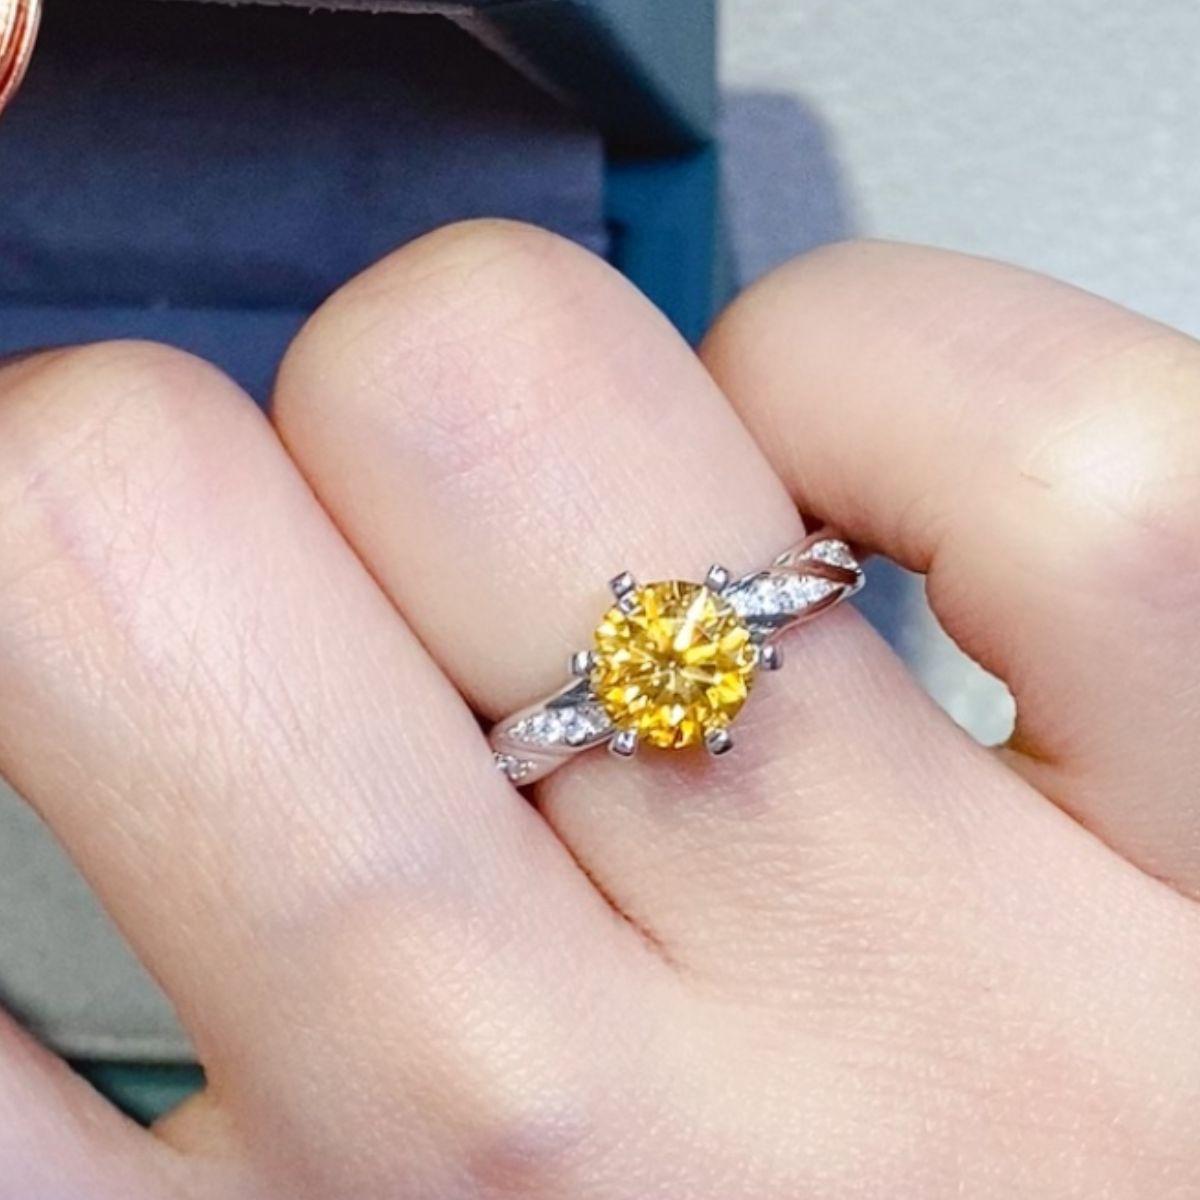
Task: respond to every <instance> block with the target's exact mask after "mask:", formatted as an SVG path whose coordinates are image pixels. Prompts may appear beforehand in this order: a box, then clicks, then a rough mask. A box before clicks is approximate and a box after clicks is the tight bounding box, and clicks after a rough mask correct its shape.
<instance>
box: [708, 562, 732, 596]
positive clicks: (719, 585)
mask: <svg viewBox="0 0 1200 1200" xmlns="http://www.w3.org/2000/svg"><path fill="white" fill-rule="evenodd" d="M704 586H705V587H706V588H708V590H709V591H710V592H717V593H718V594H720V593H721V592H723V591H724V590H725V589H726V588H727V587H728V586H729V572H728V571H727V570H726V569H725V568H724V567H723V566H721V564H720V563H713V565H712V566H711V567H709V568H708V574H707V575H705V577H704Z"/></svg>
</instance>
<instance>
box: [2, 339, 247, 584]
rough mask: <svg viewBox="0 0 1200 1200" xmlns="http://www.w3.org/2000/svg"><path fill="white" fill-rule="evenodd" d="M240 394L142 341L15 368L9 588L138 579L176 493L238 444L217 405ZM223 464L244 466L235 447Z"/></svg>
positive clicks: (5, 490)
mask: <svg viewBox="0 0 1200 1200" xmlns="http://www.w3.org/2000/svg"><path fill="white" fill-rule="evenodd" d="M238 396H239V393H238V392H237V390H236V388H234V387H233V385H232V384H230V383H229V382H228V381H227V380H226V379H225V377H224V376H222V375H221V374H220V373H219V372H218V371H217V370H216V369H215V368H213V367H210V366H208V365H207V364H205V363H203V362H201V361H200V360H198V359H196V358H193V357H191V356H190V355H187V354H184V353H182V352H179V351H175V350H171V349H169V348H167V347H163V346H157V345H153V344H150V343H143V342H112V343H102V344H98V345H94V346H85V347H79V348H72V349H68V350H61V351H53V352H49V353H46V354H42V355H38V356H36V357H35V358H31V359H26V360H24V361H22V362H21V363H19V364H17V366H16V367H15V368H13V369H11V370H8V371H5V372H4V373H3V375H2V376H0V514H2V515H0V546H3V547H4V548H5V551H6V553H5V555H4V572H3V576H2V577H0V583H2V584H4V585H5V588H6V589H7V590H9V591H11V589H12V588H13V587H15V586H16V585H17V584H18V583H19V584H20V585H21V590H20V592H19V595H24V594H26V593H28V592H29V590H30V588H33V587H35V586H36V588H37V589H38V591H39V594H50V593H53V594H62V595H66V594H70V592H71V591H72V589H74V588H76V587H79V586H82V584H81V581H82V580H84V579H94V578H95V576H96V575H97V573H103V574H105V575H106V577H107V575H108V574H110V573H111V572H113V571H115V570H116V568H117V560H120V562H122V563H125V564H126V566H127V570H128V571H129V572H130V573H132V574H134V575H136V572H137V571H138V570H139V569H140V564H142V563H144V562H145V561H147V560H148V558H149V557H150V556H152V555H153V554H154V552H155V544H156V539H157V536H158V533H157V528H158V521H159V517H160V515H161V513H162V510H163V505H164V500H165V497H167V496H168V495H169V494H171V493H172V492H179V491H181V490H185V489H186V485H187V484H188V482H189V481H190V480H194V479H197V478H202V477H203V473H204V472H205V471H206V469H207V465H206V464H207V463H208V462H209V461H210V460H212V459H213V457H214V456H213V455H212V453H211V451H212V448H213V445H214V444H215V443H216V442H217V441H218V437H219V436H220V431H221V429H222V427H224V428H225V436H224V439H223V442H224V443H227V442H228V436H227V435H228V422H227V421H225V420H224V419H223V417H222V415H220V414H219V413H217V410H222V409H225V410H227V409H228V403H226V404H222V403H221V401H222V400H225V401H227V402H229V403H234V404H236V400H237V398H238ZM214 401H216V403H214ZM215 413H216V419H215V420H214V414H215ZM226 415H227V411H226ZM221 461H230V462H232V461H233V456H231V455H230V453H229V449H228V446H227V444H225V447H224V456H223V458H222V460H221ZM209 473H210V474H211V471H209ZM206 486H210V487H215V486H216V484H215V482H214V481H211V480H210V481H209V485H206Z"/></svg>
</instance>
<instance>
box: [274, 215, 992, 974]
mask: <svg viewBox="0 0 1200 1200" xmlns="http://www.w3.org/2000/svg"><path fill="white" fill-rule="evenodd" d="M275 419H276V421H277V422H278V424H279V426H280V428H281V431H282V433H283V436H284V439H285V441H286V442H287V444H288V445H289V447H290V448H291V450H292V452H293V454H294V455H295V456H296V458H297V460H298V461H299V462H300V463H301V464H302V465H303V468H304V470H305V472H306V474H307V475H308V477H309V478H310V479H311V480H312V482H313V484H314V486H315V487H316V489H317V491H318V493H319V494H320V495H321V497H322V499H323V501H324V502H325V504H326V506H327V507H328V508H329V509H330V511H331V512H332V513H333V514H334V515H335V517H336V519H337V521H338V522H339V524H340V526H341V528H342V529H343V531H345V532H346V534H347V535H348V536H349V538H350V539H351V540H352V541H353V543H354V544H355V545H356V546H357V547H358V548H359V551H360V553H361V554H362V556H363V557H364V559H365V561H366V562H367V563H368V564H369V565H370V567H371V570H372V571H373V573H374V574H375V575H376V577H377V578H379V579H380V580H381V582H382V583H383V584H384V586H385V587H386V588H387V589H388V590H389V592H390V593H391V594H392V595H393V596H394V597H395V599H396V601H397V604H398V605H399V606H400V608H401V609H402V611H403V612H404V613H405V614H406V616H407V617H408V619H409V620H410V621H411V622H412V624H413V626H414V627H415V629H416V630H417V631H418V632H419V634H420V636H421V637H422V639H423V640H424V641H425V644H426V645H427V646H429V648H430V649H431V650H432V652H433V653H434V655H435V656H436V657H437V658H438V659H439V660H440V662H441V663H442V664H443V665H444V666H445V668H446V669H447V670H448V671H449V673H450V674H451V675H452V676H453V678H454V679H455V680H456V681H457V682H458V683H459V685H460V687H462V689H463V690H464V691H465V692H466V693H467V694H468V695H469V696H470V697H471V699H472V700H473V702H474V703H475V704H476V705H477V706H478V708H479V709H480V711H481V712H482V713H483V714H485V716H487V717H488V718H490V719H496V718H498V717H500V716H501V715H503V714H505V713H507V712H510V711H512V710H513V709H514V708H516V707H519V706H520V705H522V704H526V703H529V702H531V701H532V700H533V699H535V698H536V697H537V696H539V695H541V694H544V693H545V692H547V691H548V690H550V689H551V688H553V687H555V686H557V685H558V684H560V683H561V682H562V677H563V672H564V670H565V663H566V660H567V658H568V656H569V654H570V653H571V652H572V651H573V650H576V649H579V648H581V647H584V646H587V645H588V644H589V641H590V635H591V629H592V628H593V627H594V625H595V624H596V622H597V621H598V619H599V618H600V616H601V615H602V614H603V612H604V610H605V609H606V608H607V607H608V605H609V603H611V601H610V599H608V598H607V592H606V588H605V585H604V581H605V580H606V579H607V578H609V577H610V576H612V575H614V574H616V572H617V571H618V570H620V569H621V568H623V567H627V568H630V569H632V570H633V571H635V572H636V573H637V574H638V575H639V576H640V577H642V578H643V579H664V578H667V579H669V578H672V577H675V578H683V579H688V578H691V579H697V578H700V577H702V576H703V574H704V571H705V569H706V568H707V566H708V564H709V563H710V562H712V561H713V560H719V561H722V562H724V563H725V564H726V565H727V566H729V567H730V568H732V569H733V570H735V571H737V572H742V571H748V570H751V569H753V568H755V567H756V566H759V565H763V564H766V563H768V562H770V561H771V559H772V558H773V557H774V556H775V555H776V554H777V553H778V552H780V551H781V550H783V549H785V548H786V547H787V546H788V545H789V544H790V543H791V542H793V541H795V540H796V539H797V538H798V537H799V536H800V533H801V527H800V523H799V519H798V517H797V516H796V512H795V509H794V506H793V505H792V504H791V502H790V501H789V499H788V497H787V495H786V493H785V491H784V489H783V488H782V487H781V485H780V484H779V482H778V481H777V480H776V479H775V477H774V476H773V474H772V472H771V471H770V469H769V467H768V466H767V464H766V463H765V460H764V459H763V457H762V455H761V454H760V452H759V451H758V450H757V448H756V447H755V446H754V444H753V443H752V441H751V440H750V438H749V437H748V435H747V434H746V432H745V430H744V429H743V428H742V426H741V425H740V423H739V422H738V420H737V419H736V417H735V416H734V414H733V413H732V412H731V410H730V409H729V407H728V406H727V405H726V403H725V401H724V399H723V398H722V397H721V395H720V393H719V392H717V390H716V389H715V388H714V387H713V385H712V383H711V381H710V380H709V379H708V377H707V376H706V374H705V372H704V371H703V370H702V369H701V368H700V366H699V364H698V363H697V361H696V359H695V357H694V356H693V355H692V354H691V352H690V351H689V350H688V348H687V347H686V346H685V345H684V343H683V342H682V341H681V340H680V339H679V338H678V336H677V335H676V334H675V333H674V332H673V331H672V330H671V329H670V328H669V327H668V326H667V325H666V323H665V322H664V321H663V320H662V318H661V317H660V316H658V315H657V314H656V313H655V312H654V311H653V310H652V309H651V308H650V306H649V305H648V304H647V303H646V302H645V301H644V300H643V299H642V298H641V297H640V296H638V294H637V293H636V292H635V291H634V290H633V289H632V288H631V287H630V286H629V285H628V284H626V283H625V282H624V281H623V280H621V279H620V277H619V276H617V275H616V274H615V273H614V272H613V271H611V270H610V269H609V268H608V267H607V266H605V265H604V264H603V263H601V262H600V261H599V260H596V259H594V258H592V257H591V256H589V255H586V254H584V253H583V252H582V251H580V250H578V249H577V248H575V247H572V246H571V245H569V244H568V243H566V242H562V241H560V240H557V239H554V238H551V237H550V236H549V235H546V234H542V233H539V232H537V231H533V230H528V229H522V228H519V227H514V226H507V225H497V224H476V225H468V226H464V227H459V228H456V229H451V230H449V231H444V232H442V233H440V234H437V235H434V236H433V237H431V238H427V239H424V240H423V241H421V242H419V243H416V244H414V245H412V246H410V247H408V248H406V249H405V250H403V251H402V252H400V253H399V254H398V255H396V256H394V257H393V258H392V259H390V260H388V261H387V262H385V263H383V264H381V265H380V266H378V267H376V268H375V269H373V270H372V271H370V272H368V274H367V275H366V276H364V277H363V278H361V279H360V280H358V281H357V282H355V283H353V284H351V285H350V286H349V287H348V288H347V289H345V290H344V291H343V293H342V294H341V295H340V296H339V297H337V298H335V299H334V300H333V301H332V302H331V303H330V304H329V305H328V306H327V307H326V308H325V309H324V310H323V311H322V312H321V313H320V314H318V316H317V317H316V318H315V320H314V321H313V323H312V324H311V325H310V326H309V327H308V329H307V330H306V331H305V332H304V333H302V335H301V336H300V338H299V340H298V342H297V343H296V345H295V346H294V347H293V348H292V350H291V352H290V353H289V355H288V357H287V359H286V361H285V364H284V367H283V370H282V372H281V375H280V379H279V384H278V391H277V396H276V401H275ZM787 653H788V654H789V656H790V667H789V670H787V671H784V672H781V673H780V675H779V676H777V677H772V678H771V679H770V680H769V681H763V682H761V683H760V684H759V685H757V686H758V689H759V691H758V693H757V694H756V695H755V696H753V697H752V699H751V703H750V705H749V706H748V708H747V711H746V713H744V714H743V716H742V717H741V718H740V719H739V725H738V730H737V732H738V736H739V738H740V744H739V748H738V751H737V753H735V754H732V755H729V756H727V757H726V758H724V759H722V760H721V761H720V763H713V762H708V761H706V760H705V759H704V756H703V755H702V754H701V755H699V756H693V755H682V756H680V757H679V758H678V759H671V757H670V756H669V755H664V754H662V753H657V754H656V753H654V752H652V751H647V752H646V753H645V754H644V755H642V756H641V757H640V758H639V759H638V760H637V761H636V762H634V763H630V764H625V763H617V762H613V761H611V760H610V759H609V756H607V755H605V754H602V753H592V754H588V755H585V756H583V757H582V758H580V759H579V760H578V761H577V762H576V763H574V764H572V766H571V767H570V768H568V769H566V770H564V771H562V772H560V773H559V774H558V775H556V776H554V777H553V779H552V780H550V781H548V782H547V785H546V786H545V787H544V788H543V789H542V790H541V791H540V793H539V801H540V803H541V805H542V806H543V809H544V811H545V812H546V814H547V816H548V818H549V819H550V821H551V822H552V823H553V825H554V826H555V828H556V829H557V830H558V831H559V833H560V834H561V836H562V837H563V838H564V840H565V841H566V842H567V843H568V844H569V845H570V846H571V848H572V850H573V852H574V853H575V854H576V856H577V857H578V858H579V859H580V860H581V861H582V862H583V863H584V865H585V866H586V868H587V870H588V871H589V873H590V874H591V875H592V876H593V877H594V878H596V879H597V880H598V882H599V883H600V886H601V887H602V889H603V890H604V891H605V892H606V894H608V895H610V896H611V897H613V899H614V900H615V901H616V903H617V904H618V906H619V907H620V908H621V909H622V911H624V912H625V913H627V914H628V915H630V916H631V918H632V919H633V920H634V921H635V922H636V923H637V924H639V925H640V926H641V927H643V928H645V929H648V930H649V931H650V932H651V933H652V934H653V936H654V937H656V938H657V939H658V940H659V941H660V942H662V943H663V944H665V945H666V946H667V947H668V951H669V953H670V954H671V955H672V956H673V957H688V956H690V962H691V963H692V965H695V964H696V963H697V962H698V961H699V959H701V958H703V959H704V960H705V962H706V963H709V964H719V965H720V968H721V969H722V970H726V971H727V970H729V969H730V968H731V964H732V963H734V962H735V960H740V961H741V962H743V963H744V962H745V961H746V960H747V959H749V958H750V957H753V956H757V957H758V958H759V959H760V960H761V961H763V962H764V964H765V961H766V958H767V956H766V955H764V954H763V946H764V944H767V943H770V944H771V945H772V946H774V947H775V951H773V952H772V955H771V956H772V957H773V958H774V959H775V960H776V961H777V960H778V953H777V951H778V948H779V946H781V945H782V944H784V942H785V940H786V939H785V938H783V937H781V934H780V930H781V928H785V927H787V926H788V925H789V923H791V924H792V925H794V926H799V925H800V924H802V922H803V920H804V917H803V915H802V914H801V913H800V912H799V911H798V908H802V906H798V905H797V903H796V901H795V896H796V895H797V894H801V895H802V894H804V893H805V892H808V891H811V879H812V875H813V873H815V874H818V875H819V874H820V873H821V872H822V871H826V870H827V871H829V872H830V873H831V874H836V872H835V864H836V866H837V867H838V868H839V869H840V868H844V866H845V863H846V861H847V859H850V860H861V859H862V857H863V856H864V855H866V854H870V855H876V856H878V857H875V858H873V861H877V862H878V863H879V864H880V867H881V871H882V870H886V869H887V867H886V866H885V864H891V866H892V868H894V870H893V871H892V873H891V874H890V875H889V880H895V879H899V878H901V877H902V876H903V875H904V874H905V871H904V870H901V869H900V866H899V864H900V861H901V860H903V861H904V862H906V863H907V865H908V869H909V870H910V871H911V870H912V869H915V868H914V863H915V861H916V855H918V854H919V855H921V856H924V855H925V854H927V853H928V852H929V848H930V846H931V844H934V843H935V842H936V839H933V840H932V841H931V839H930V837H929V835H928V831H927V827H928V825H929V824H930V817H931V814H930V809H931V808H933V807H936V806H932V805H930V804H929V803H928V802H927V801H923V802H922V803H921V804H919V805H918V804H910V802H909V801H908V800H907V799H906V797H908V796H912V797H914V798H915V796H916V795H918V794H919V792H920V791H921V790H925V789H923V788H918V787H917V786H916V784H915V780H916V779H917V778H918V777H919V776H921V777H923V772H924V767H923V766H922V765H921V764H919V763H918V762H917V761H915V759H914V755H913V753H912V751H911V749H910V747H911V746H912V745H913V744H914V743H915V742H917V741H921V742H922V744H923V745H926V746H929V747H934V748H937V747H945V749H946V751H947V754H946V760H947V766H946V767H945V770H946V771H948V772H949V773H950V774H951V775H953V774H954V773H955V772H957V771H959V770H963V771H970V770H971V769H973V768H972V765H971V764H972V763H973V761H974V760H973V756H972V755H971V754H970V752H969V751H967V752H965V751H964V750H963V747H962V746H961V745H960V743H959V740H958V739H957V737H956V736H955V735H954V734H953V733H952V732H950V731H949V730H948V729H947V728H946V727H945V723H944V722H943V721H942V719H941V718H940V715H939V714H935V713H932V712H931V710H930V708H929V707H928V706H926V705H924V704H923V703H921V702H919V700H917V701H916V702H915V703H914V701H915V700H916V693H915V689H914V688H913V686H912V685H911V683H910V681H909V680H908V678H907V677H906V675H905V674H904V673H903V672H902V671H901V670H900V669H899V667H898V666H897V664H896V663H895V661H894V660H893V658H892V656H891V653H890V651H888V650H887V649H886V647H884V646H883V645H882V644H881V643H880V642H879V641H878V640H877V639H875V638H874V636H873V635H872V634H871V633H870V632H869V630H867V629H866V627H865V626H864V625H863V624H862V623H861V622H860V621H859V620H858V619H857V618H856V617H855V616H854V615H853V614H852V613H850V612H849V611H848V610H847V611H845V612H844V613H835V614H832V615H831V616H829V617H827V618H823V620H822V621H821V622H819V623H817V624H815V625H813V626H810V627H808V629H807V630H806V632H805V633H804V634H803V635H799V636H797V637H796V638H795V639H794V642H793V643H792V644H791V645H789V648H788V651H787ZM867 729H869V730H870V731H871V736H870V737H869V738H866V737H863V736H862V735H863V732H864V731H865V730H867ZM848 745H851V746H854V748H855V749H854V754H853V762H850V761H849V756H848V755H847V753H846V747H847V746H848ZM851 774H852V775H853V782H852V784H851V783H850V781H849V779H848V777H849V776H850V775H851ZM998 774H1003V772H998ZM842 786H847V787H850V786H852V787H853V795H854V797H855V803H854V804H853V805H846V804H843V803H842V802H841V800H840V797H839V796H838V790H839V788H840V787H842ZM860 801H861V802H860ZM918 830H920V832H919V833H918ZM865 847H870V850H869V851H867V850H866V849H864V848H865ZM923 861H924V860H923V858H922V862H923ZM920 869H921V870H922V871H923V870H924V869H925V868H924V866H922V867H921V868H920ZM843 875H844V872H843ZM886 886H891V883H889V884H888V885H886Z"/></svg>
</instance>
